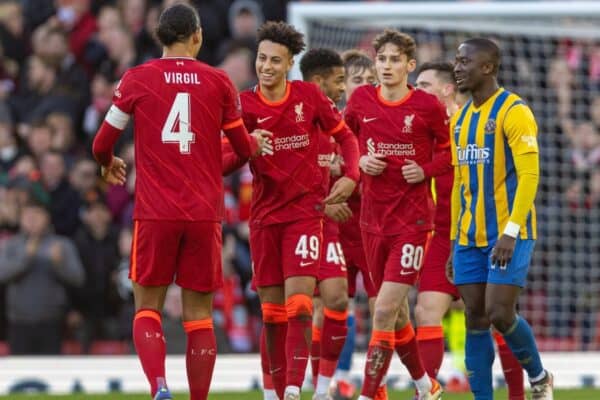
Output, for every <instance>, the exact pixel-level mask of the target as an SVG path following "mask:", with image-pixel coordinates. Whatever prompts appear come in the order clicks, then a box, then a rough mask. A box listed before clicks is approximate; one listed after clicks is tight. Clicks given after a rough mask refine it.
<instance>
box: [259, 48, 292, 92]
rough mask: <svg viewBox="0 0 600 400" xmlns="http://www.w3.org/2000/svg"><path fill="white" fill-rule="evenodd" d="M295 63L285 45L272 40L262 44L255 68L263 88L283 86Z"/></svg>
mask: <svg viewBox="0 0 600 400" xmlns="http://www.w3.org/2000/svg"><path fill="white" fill-rule="evenodd" d="M293 63H294V61H293V58H292V55H291V54H290V51H289V50H288V48H287V47H285V46H284V45H282V44H279V43H275V42H271V41H270V40H263V41H262V42H260V43H259V44H258V54H257V56H256V63H255V67H256V76H258V82H259V83H260V85H261V87H265V88H275V87H277V86H278V85H281V84H282V82H284V81H285V78H286V76H287V73H288V71H289V70H290V68H292V65H293Z"/></svg>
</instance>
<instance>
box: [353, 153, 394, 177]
mask: <svg viewBox="0 0 600 400" xmlns="http://www.w3.org/2000/svg"><path fill="white" fill-rule="evenodd" d="M383 158H385V156H384V155H381V154H369V155H366V156H362V157H361V158H360V160H358V166H359V167H360V169H361V170H362V171H363V172H364V173H365V174H367V175H371V176H377V175H381V174H382V173H383V170H384V169H385V167H387V163H386V162H385V161H383Z"/></svg>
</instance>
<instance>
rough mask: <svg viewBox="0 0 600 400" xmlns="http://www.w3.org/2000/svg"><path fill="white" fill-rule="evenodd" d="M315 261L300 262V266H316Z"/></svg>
mask: <svg viewBox="0 0 600 400" xmlns="http://www.w3.org/2000/svg"><path fill="white" fill-rule="evenodd" d="M314 263H315V262H314V261H300V266H301V267H306V266H307V265H311V264H314Z"/></svg>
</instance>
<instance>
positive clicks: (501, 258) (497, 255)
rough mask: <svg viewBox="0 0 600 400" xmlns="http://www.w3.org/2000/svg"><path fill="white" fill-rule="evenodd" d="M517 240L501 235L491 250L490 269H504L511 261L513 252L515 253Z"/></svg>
mask: <svg viewBox="0 0 600 400" xmlns="http://www.w3.org/2000/svg"><path fill="white" fill-rule="evenodd" d="M516 242H517V239H515V238H513V237H511V236H508V235H502V236H500V239H498V241H497V242H496V245H495V246H494V248H493V249H492V268H494V266H499V267H500V269H506V267H508V264H510V260H511V259H512V256H513V252H514V251H515V244H516Z"/></svg>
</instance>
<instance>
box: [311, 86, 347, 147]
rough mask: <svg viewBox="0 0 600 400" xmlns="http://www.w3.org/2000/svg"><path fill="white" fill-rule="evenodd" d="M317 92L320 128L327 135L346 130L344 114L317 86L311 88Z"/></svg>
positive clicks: (316, 103)
mask: <svg viewBox="0 0 600 400" xmlns="http://www.w3.org/2000/svg"><path fill="white" fill-rule="evenodd" d="M311 89H313V91H314V92H315V97H316V99H315V108H316V113H317V117H318V120H319V126H320V127H321V129H322V130H323V133H325V134H326V135H334V134H336V133H338V132H339V131H341V130H342V129H343V128H344V125H345V124H344V120H343V119H342V114H340V112H339V110H338V109H337V107H336V106H335V103H334V102H333V101H332V100H331V99H329V98H328V97H327V96H325V95H324V94H323V92H321V90H320V89H319V88H317V86H316V85H313V86H311Z"/></svg>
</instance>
